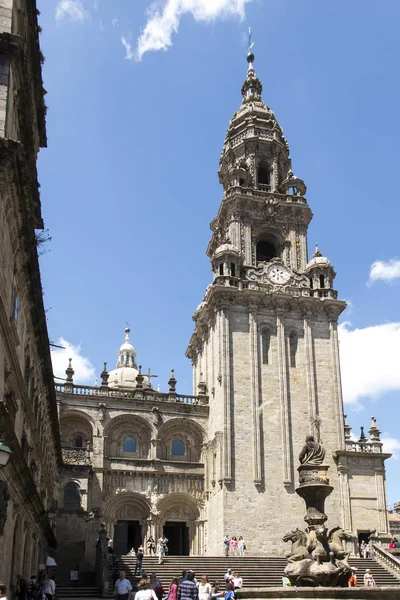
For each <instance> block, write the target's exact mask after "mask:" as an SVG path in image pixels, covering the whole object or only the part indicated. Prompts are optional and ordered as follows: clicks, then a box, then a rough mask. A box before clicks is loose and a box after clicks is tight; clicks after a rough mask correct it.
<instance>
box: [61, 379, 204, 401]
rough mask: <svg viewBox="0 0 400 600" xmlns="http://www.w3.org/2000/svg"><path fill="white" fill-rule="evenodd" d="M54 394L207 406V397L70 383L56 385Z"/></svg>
mask: <svg viewBox="0 0 400 600" xmlns="http://www.w3.org/2000/svg"><path fill="white" fill-rule="evenodd" d="M55 389H56V392H62V393H66V394H74V395H77V396H106V397H108V398H128V399H129V398H132V399H135V398H136V399H139V398H140V399H143V398H144V399H145V400H147V399H148V400H152V401H153V400H154V401H156V402H157V401H161V402H181V403H182V404H191V405H193V406H196V405H199V404H200V405H205V404H208V396H206V395H199V396H190V395H188V394H176V393H175V392H170V393H162V392H156V391H154V390H152V389H151V390H149V389H146V388H144V389H139V390H127V391H124V390H117V389H113V388H108V389H107V388H106V389H104V388H101V387H99V386H91V385H75V384H71V383H56V384H55Z"/></svg>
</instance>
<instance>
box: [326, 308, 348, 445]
mask: <svg viewBox="0 0 400 600" xmlns="http://www.w3.org/2000/svg"><path fill="white" fill-rule="evenodd" d="M328 316H329V332H330V338H331V357H332V367H333V369H332V376H333V401H334V403H335V413H336V419H337V424H338V427H337V432H338V438H337V443H338V447H337V449H338V450H343V449H344V448H345V442H344V417H343V397H342V382H341V378H340V360H339V341H338V333H337V315H336V313H335V314H333V313H330V314H329V315H328Z"/></svg>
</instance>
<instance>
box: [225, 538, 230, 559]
mask: <svg viewBox="0 0 400 600" xmlns="http://www.w3.org/2000/svg"><path fill="white" fill-rule="evenodd" d="M229 544H230V539H229V535H225V536H224V556H229Z"/></svg>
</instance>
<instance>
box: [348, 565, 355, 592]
mask: <svg viewBox="0 0 400 600" xmlns="http://www.w3.org/2000/svg"><path fill="white" fill-rule="evenodd" d="M350 568H351V577H350V579H349V581H348V583H347V585H348V587H357V575H356V571H357V569H356V567H350Z"/></svg>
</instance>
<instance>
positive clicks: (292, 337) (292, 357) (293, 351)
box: [289, 332, 298, 367]
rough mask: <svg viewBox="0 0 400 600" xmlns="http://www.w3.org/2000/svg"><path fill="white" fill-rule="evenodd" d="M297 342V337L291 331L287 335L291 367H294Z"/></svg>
mask: <svg viewBox="0 0 400 600" xmlns="http://www.w3.org/2000/svg"><path fill="white" fill-rule="evenodd" d="M297 342H298V339H297V335H296V333H294V332H293V333H291V334H290V337H289V354H290V366H291V367H296V358H297V357H296V355H297Z"/></svg>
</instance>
